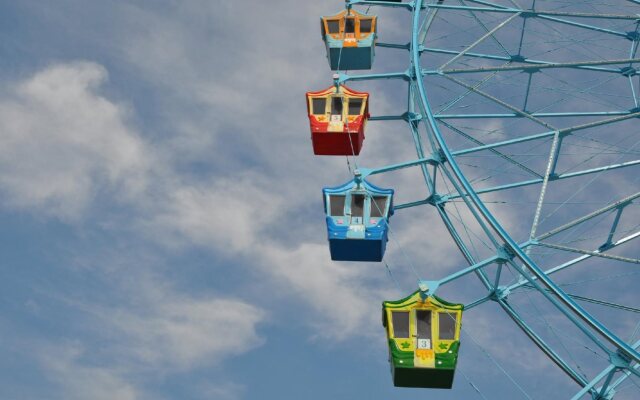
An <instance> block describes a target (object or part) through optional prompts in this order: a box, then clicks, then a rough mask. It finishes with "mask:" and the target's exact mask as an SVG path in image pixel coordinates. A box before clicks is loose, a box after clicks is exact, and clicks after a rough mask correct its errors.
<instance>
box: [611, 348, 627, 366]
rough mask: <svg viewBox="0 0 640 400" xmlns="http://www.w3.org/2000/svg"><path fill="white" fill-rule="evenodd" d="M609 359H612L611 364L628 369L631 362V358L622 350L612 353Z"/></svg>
mask: <svg viewBox="0 0 640 400" xmlns="http://www.w3.org/2000/svg"><path fill="white" fill-rule="evenodd" d="M609 361H611V365H614V366H616V367H617V368H621V369H628V368H629V364H631V358H630V357H629V356H628V355H626V354H625V353H623V352H622V351H620V350H618V351H616V352H615V353H611V354H610V355H609Z"/></svg>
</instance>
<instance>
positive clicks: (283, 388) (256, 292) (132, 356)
mask: <svg viewBox="0 0 640 400" xmlns="http://www.w3.org/2000/svg"><path fill="white" fill-rule="evenodd" d="M341 5H342V3H341V2H339V1H335V2H300V1H293V0H278V1H270V2H239V1H235V2H220V1H210V0H208V1H207V0H188V1H172V0H158V1H153V2H149V1H118V0H109V1H86V0H59V1H56V2H41V1H32V0H24V1H19V2H9V1H4V2H1V3H0V200H1V201H0V206H1V209H0V222H1V224H2V226H3V228H2V229H1V230H0V235H1V238H2V240H1V241H0V253H1V254H2V255H3V257H2V259H3V262H2V267H1V269H0V271H1V276H2V279H0V399H6V400H14V399H15V400H23V399H39V400H40V399H42V400H57V399H66V400H80V399H95V400H102V399H110V400H114V399H115V400H134V399H135V400H145V399H185V400H186V399H194V400H196V399H220V400H237V399H298V398H300V399H309V400H314V399H359V398H366V399H401V398H406V397H407V396H425V397H430V398H437V399H474V398H478V399H480V398H482V397H481V396H480V395H479V394H478V392H477V391H476V390H474V388H473V386H472V385H471V383H473V385H475V386H477V387H480V388H481V389H482V392H483V393H489V394H490V397H489V398H492V399H513V398H520V397H519V396H520V394H519V391H518V389H517V388H516V387H515V386H514V385H510V384H509V383H508V382H507V380H508V377H507V376H506V375H505V374H504V373H503V372H501V371H500V370H499V368H498V367H497V365H500V366H501V367H503V368H505V369H507V370H508V371H509V372H510V374H511V377H513V378H514V379H516V380H517V381H518V382H519V383H522V384H523V385H525V386H526V387H527V388H529V389H535V393H536V394H537V396H536V398H552V397H548V396H552V394H551V393H558V392H560V393H571V392H572V391H574V390H575V387H574V386H572V385H571V384H570V383H567V382H566V379H564V377H561V376H559V375H560V373H559V372H555V371H550V370H549V369H551V368H552V366H551V365H550V363H548V361H546V359H545V358H544V357H543V356H541V355H540V354H539V353H538V352H537V351H536V350H535V349H534V348H533V346H532V345H531V344H530V343H529V342H528V341H527V340H526V338H525V337H524V335H522V334H521V333H519V332H518V331H517V330H515V328H514V327H513V326H512V324H510V322H509V321H508V320H507V317H506V316H505V315H503V314H500V313H499V312H497V311H496V308H495V307H493V308H492V307H486V308H482V307H479V308H478V312H477V313H475V314H473V315H472V316H470V317H468V320H467V319H465V326H468V327H469V328H468V333H466V332H465V333H464V334H463V340H464V339H465V337H466V343H465V345H464V347H463V352H462V354H461V359H460V372H459V373H458V375H457V377H456V384H455V388H454V390H452V391H436V392H425V391H420V390H413V389H395V388H393V387H392V384H391V378H390V376H389V367H388V362H387V350H386V347H385V337H384V330H383V329H382V326H381V324H380V303H381V301H382V300H385V299H398V298H401V297H403V296H404V295H406V294H408V292H409V291H410V290H413V287H414V286H415V277H414V276H413V275H412V272H411V270H410V268H409V266H408V265H407V264H406V263H405V262H404V261H402V260H403V255H402V254H401V252H400V251H397V250H395V251H391V252H390V257H391V258H390V261H389V262H390V263H392V262H393V263H394V264H393V265H395V266H397V268H398V269H397V278H398V280H399V283H400V289H398V288H397V287H396V286H395V284H394V282H393V281H392V280H391V279H389V277H388V275H387V272H386V270H385V269H384V267H383V266H382V265H380V264H369V263H332V262H331V261H330V260H329V253H328V248H327V245H326V240H325V235H326V232H325V226H324V218H323V211H322V199H321V195H320V194H321V187H322V186H333V185H337V184H340V183H343V182H344V181H346V180H348V179H349V174H348V170H347V168H346V166H345V165H344V160H343V159H338V158H333V157H324V158H321V157H314V156H313V155H312V151H311V144H310V141H309V134H308V122H307V116H306V114H305V103H304V92H305V91H307V90H319V89H322V88H324V87H326V86H328V85H329V84H330V83H331V80H330V78H331V72H330V71H329V69H328V66H327V63H326V60H325V58H324V48H323V44H322V41H321V38H320V34H319V29H318V19H319V16H321V15H323V14H324V15H326V14H331V13H334V12H337V11H338V10H339V9H340V7H341ZM380 15H381V16H382V15H384V19H381V22H380V26H381V28H380V29H381V32H382V33H381V34H382V35H384V38H385V39H388V41H400V42H402V41H405V42H406V41H407V40H408V34H409V32H408V30H407V26H408V23H409V18H408V13H406V12H404V11H386V12H380ZM399 54H402V53H399ZM379 60H380V61H379V62H380V64H378V65H377V66H380V68H382V69H384V70H394V69H398V68H405V67H404V65H406V60H407V59H406V58H405V55H404V54H402V56H398V53H392V54H391V55H388V56H384V55H382V54H381V55H380V58H379ZM353 86H354V88H355V89H361V90H364V89H367V90H370V91H371V92H372V93H373V92H376V93H377V94H376V96H375V97H374V96H373V95H372V102H373V106H374V107H375V108H374V111H375V112H376V113H379V114H391V113H393V112H394V111H395V112H398V111H401V110H402V111H403V107H404V105H403V103H401V102H403V101H404V96H405V94H404V92H403V91H402V90H398V89H397V87H394V86H393V85H392V83H389V82H381V83H375V84H371V85H370V86H367V85H366V84H359V85H353ZM381 93H384V95H383V96H382V95H380V94H381ZM399 104H401V105H399ZM371 129H372V130H371V132H373V133H374V134H371V135H369V136H368V137H367V142H366V146H368V147H367V151H368V154H377V156H376V158H375V160H374V159H373V158H370V159H369V160H368V161H370V162H375V163H376V165H383V164H385V163H389V162H391V161H393V160H394V157H393V155H398V154H402V155H407V159H408V158H409V157H410V155H411V154H412V151H413V147H412V145H411V142H410V141H396V140H393V141H388V140H387V139H388V136H387V137H386V138H385V137H384V136H383V135H380V134H376V133H380V132H382V131H383V130H387V131H391V132H395V131H398V132H399V131H402V132H403V133H404V132H405V131H406V127H405V126H404V125H401V124H399V123H395V122H394V123H379V124H377V125H375V126H373V125H371ZM412 174H413V175H412ZM416 176H417V175H415V171H414V172H408V171H407V172H406V173H405V172H403V173H399V174H392V175H391V176H390V177H389V181H387V182H386V183H388V184H390V185H395V183H394V182H397V184H398V185H403V184H404V185H405V186H408V187H411V190H409V191H408V192H409V194H411V195H416V196H417V195H420V194H422V193H423V191H424V189H423V188H421V187H415V185H413V186H412V184H411V182H413V181H414V180H415V177H416ZM406 193H407V192H405V195H406ZM394 218H395V219H394V222H393V224H394V225H393V226H394V229H398V231H403V233H402V235H404V236H403V240H404V241H405V243H406V244H407V246H408V247H409V248H411V250H410V253H411V254H410V256H411V258H413V259H414V260H428V262H424V263H422V262H419V263H418V264H419V266H418V268H419V273H420V274H421V275H422V276H421V277H425V278H428V277H434V276H442V275H444V274H446V273H447V272H451V271H454V270H456V269H457V268H459V267H461V266H463V265H464V260H463V259H462V258H461V256H460V255H459V253H458V251H457V249H456V247H455V246H454V244H453V243H452V242H451V241H450V240H449V238H448V236H447V234H446V231H445V230H444V228H443V227H442V224H441V222H440V220H439V218H438V216H437V215H436V213H435V212H434V211H433V210H432V209H430V208H429V209H426V208H425V209H420V210H415V211H412V212H411V213H407V214H404V215H397V216H395V217H394ZM511 223H514V222H513V221H511ZM425 226H428V227H429V230H428V233H427V234H425V233H424V230H423V229H424V227H425ZM395 227H397V228H395ZM425 235H427V236H428V240H427V239H425ZM474 285H475V286H474ZM456 290H457V289H452V290H450V291H448V292H444V293H443V296H444V297H446V298H448V299H449V300H451V301H457V298H456V294H457V292H456ZM481 294H482V293H481V288H480V286H479V285H477V283H474V284H473V285H469V286H464V300H469V299H473V298H477V297H478V296H480V295H481ZM474 296H475V297H474ZM460 301H462V300H460ZM336 304H340V306H339V309H338V311H336V308H335V305H336ZM465 318H467V317H466V316H465ZM497 331H500V332H502V331H503V332H505V334H504V335H505V336H506V337H509V340H508V341H507V343H505V342H504V341H503V340H502V339H499V340H498V339H497V338H496V332H497ZM467 335H468V337H467ZM498 343H499V344H500V346H499V347H500V350H497V349H494V350H491V351H490V355H489V356H488V355H487V349H493V348H494V347H493V345H494V344H498ZM505 382H506V383H505ZM496 388H500V389H496Z"/></svg>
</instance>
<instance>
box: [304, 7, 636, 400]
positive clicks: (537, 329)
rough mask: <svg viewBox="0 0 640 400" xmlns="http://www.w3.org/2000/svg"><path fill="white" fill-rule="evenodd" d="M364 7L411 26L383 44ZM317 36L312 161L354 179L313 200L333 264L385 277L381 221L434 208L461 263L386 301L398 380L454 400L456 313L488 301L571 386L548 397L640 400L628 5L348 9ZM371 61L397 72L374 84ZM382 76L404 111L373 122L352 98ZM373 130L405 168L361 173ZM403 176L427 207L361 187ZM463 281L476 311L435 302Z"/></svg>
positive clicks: (460, 337)
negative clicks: (320, 159)
mask: <svg viewBox="0 0 640 400" xmlns="http://www.w3.org/2000/svg"><path fill="white" fill-rule="evenodd" d="M377 7H388V8H394V9H398V10H406V11H407V12H408V14H407V18H408V19H410V21H411V24H410V41H409V42H408V43H390V42H383V41H382V40H378V35H380V36H384V35H383V33H382V32H381V29H380V30H379V29H378V23H379V20H380V26H383V25H384V24H383V20H382V19H381V17H380V16H376V15H374V14H372V13H371V10H374V11H375V10H376V8H377ZM321 30H322V35H323V40H324V42H325V46H326V49H327V58H328V61H329V67H330V69H331V70H333V71H335V72H336V73H335V74H334V82H333V84H332V85H331V86H329V87H328V88H327V89H324V90H321V91H316V92H309V93H307V107H308V113H309V118H310V121H311V123H310V126H311V135H312V143H313V149H314V153H315V154H317V155H331V156H345V157H346V158H347V162H348V163H349V167H350V168H351V167H353V168H352V169H351V170H352V174H353V176H352V178H353V179H352V180H350V181H349V182H347V183H344V184H342V185H340V186H335V187H327V188H325V189H324V190H323V198H324V204H325V212H326V220H327V233H328V239H329V244H330V254H331V257H332V259H333V260H336V261H364V262H383V263H384V265H385V266H386V268H387V269H388V271H389V273H390V275H392V273H393V265H390V263H387V262H386V259H385V252H386V250H387V242H388V241H389V236H392V235H397V236H398V237H399V238H400V240H399V241H398V242H401V241H402V232H396V231H395V230H394V229H393V228H392V223H391V219H392V216H393V215H394V213H396V214H399V213H402V212H405V211H404V210H407V212H410V210H411V209H416V208H426V207H430V210H431V212H433V213H436V214H437V215H438V216H439V218H440V219H441V220H442V222H443V225H444V227H445V229H446V231H447V232H448V233H449V234H450V236H451V240H452V241H453V242H454V243H455V246H456V247H457V249H458V251H459V252H460V254H461V255H462V258H463V259H464V260H465V261H466V264H465V265H459V267H458V268H457V269H456V270H455V271H449V273H447V274H445V275H443V276H436V275H434V274H431V273H429V272H421V275H422V276H419V278H420V279H419V282H418V287H417V288H416V289H417V290H416V291H415V292H413V293H411V294H409V293H406V294H407V295H408V296H407V297H405V298H403V299H400V300H390V301H384V303H383V324H384V326H385V331H386V334H387V339H388V343H389V361H390V363H391V369H392V376H393V383H394V384H395V385H396V386H402V387H423V388H451V387H452V386H453V385H454V374H455V372H456V366H457V362H458V357H464V353H460V351H461V350H460V351H459V349H461V348H464V346H465V345H466V344H465V343H463V342H464V335H465V329H464V327H463V325H462V318H463V317H462V315H463V313H464V314H465V316H466V315H468V314H470V313H473V312H474V310H476V309H478V308H479V306H482V307H486V306H489V305H493V306H494V307H493V308H494V311H495V312H500V313H503V315H506V316H508V317H509V318H510V319H511V320H512V322H513V326H515V327H517V329H519V330H521V331H522V332H523V333H524V335H526V337H527V338H528V340H529V341H528V343H530V344H531V347H533V348H536V349H538V350H539V351H540V353H541V354H543V355H544V356H545V357H546V359H547V361H548V364H549V366H550V367H554V368H555V370H557V371H558V374H559V375H562V376H563V377H565V378H566V380H567V381H569V382H573V383H575V386H573V387H574V388H575V390H574V391H573V392H572V393H570V394H568V393H562V394H558V395H557V398H571V399H576V400H577V399H587V398H590V399H613V398H616V399H637V398H640V352H639V347H640V308H639V303H640V288H638V284H640V280H639V278H640V270H638V264H640V250H639V249H640V247H638V241H637V240H636V239H637V238H638V237H639V236H640V207H638V203H639V202H640V200H639V199H638V198H640V190H639V188H640V184H639V183H640V167H639V164H640V126H639V124H638V118H640V69H638V68H640V67H639V65H640V55H638V46H639V44H640V1H636V0H615V1H614V0H610V1H609V0H601V1H590V2H582V1H558V0H555V1H551V0H547V1H545V0H489V1H484V0H459V1H443V0H437V1H436V0H433V1H427V0H414V1H364V0H347V1H346V3H345V9H344V10H343V11H341V12H340V13H338V14H335V15H331V16H326V17H323V18H322V23H321ZM381 51H388V52H396V55H397V56H398V57H400V56H402V55H403V54H404V56H406V60H407V62H406V65H405V67H406V68H405V69H403V70H399V71H395V72H388V71H384V72H377V70H376V64H375V57H376V52H378V53H379V52H381ZM368 69H373V70H374V71H364V70H368ZM377 80H393V81H397V84H398V85H403V86H404V87H405V88H406V90H407V94H408V96H407V99H408V100H407V101H406V104H405V107H404V112H401V113H398V114H397V115H375V114H374V115H370V107H369V104H368V102H369V98H370V97H371V100H374V99H375V98H376V97H378V98H379V97H382V96H384V94H382V93H371V94H369V93H364V92H359V91H356V90H353V89H352V88H350V87H348V86H347V85H350V84H351V83H352V82H358V81H362V82H368V81H377ZM373 121H397V122H398V123H399V124H403V126H404V131H405V132H406V134H404V135H402V136H400V133H398V132H394V134H393V140H406V141H407V142H410V143H412V145H413V146H414V147H415V152H414V154H413V156H412V157H410V158H408V159H401V160H395V161H396V162H394V163H392V164H388V165H375V166H372V167H371V168H364V167H361V166H360V165H359V163H360V161H359V159H361V158H362V157H361V156H360V155H361V153H362V155H366V153H367V140H365V133H366V130H365V129H366V126H367V124H371V123H374V124H375V122H373ZM398 126H400V125H398ZM381 140H384V139H381ZM389 140H391V139H389ZM358 156H360V157H358ZM366 160H367V162H372V160H375V158H367V159H366ZM405 169H413V170H415V171H417V172H418V174H417V176H419V179H418V180H416V181H414V182H412V185H413V186H416V185H421V186H422V187H423V188H424V189H425V192H426V193H427V195H426V196H423V197H422V198H414V199H405V200H404V201H399V200H398V199H397V197H400V195H401V194H402V193H403V192H404V193H414V191H412V190H410V188H409V189H407V188H402V187H392V188H382V187H379V186H377V185H376V184H374V183H373V182H371V181H370V180H373V179H375V178H376V177H377V176H380V177H383V176H384V175H385V174H388V173H392V172H396V171H399V170H405ZM424 237H425V240H428V239H427V238H428V237H429V228H428V227H426V228H425V233H424ZM392 244H393V240H392V241H391V243H390V246H391V245H392ZM416 262H417V261H416ZM420 262H424V261H420ZM426 271H428V270H426ZM471 281H475V282H477V284H478V286H479V287H480V288H481V289H480V290H479V292H481V293H480V295H479V296H478V297H477V298H475V299H473V300H471V301H468V302H466V301H465V302H464V303H463V302H462V300H460V299H455V298H448V299H447V300H445V299H443V298H441V297H439V296H440V293H441V291H442V290H444V289H445V288H446V287H448V286H451V285H456V284H460V282H471ZM381 300H382V299H381ZM451 301H455V302H451ZM500 340H501V341H508V340H509V338H500ZM503 372H504V373H505V375H506V376H507V377H508V378H509V379H505V381H506V382H507V384H513V385H515V386H516V387H517V389H518V391H519V393H520V394H521V395H522V397H523V398H534V397H535V396H531V395H530V394H529V393H528V391H527V390H526V388H524V387H522V386H521V385H519V384H518V383H517V382H515V381H514V380H513V379H512V377H511V376H510V375H509V372H508V371H506V370H504V371H503ZM470 378H471V379H468V378H467V376H466V375H464V379H465V380H468V381H469V383H471V384H472V386H473V387H474V388H475V389H476V391H477V394H478V395H479V396H480V397H479V398H486V397H485V395H484V394H483V393H482V391H481V390H479V389H478V388H477V386H476V385H475V384H473V382H472V379H473V377H470ZM459 379H460V378H459V377H456V381H457V380H459ZM456 384H457V383H456Z"/></svg>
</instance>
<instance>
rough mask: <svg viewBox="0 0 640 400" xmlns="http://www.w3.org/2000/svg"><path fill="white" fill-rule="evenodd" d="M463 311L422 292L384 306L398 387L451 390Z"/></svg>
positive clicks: (460, 307)
mask: <svg viewBox="0 0 640 400" xmlns="http://www.w3.org/2000/svg"><path fill="white" fill-rule="evenodd" d="M463 308H464V306H463V305H462V304H454V303H449V302H447V301H445V300H443V299H441V298H439V297H436V296H435V295H427V294H426V293H425V292H423V291H420V290H418V291H416V292H414V293H412V294H411V295H409V296H408V297H405V298H404V299H401V300H397V301H385V302H383V303H382V324H383V325H384V327H385V328H386V330H387V339H388V343H389V362H390V363H391V374H392V377H393V384H394V386H399V387H421V388H440V389H450V388H451V386H452V385H453V376H454V373H455V369H456V363H457V361H458V349H459V348H460V327H461V319H462V310H463Z"/></svg>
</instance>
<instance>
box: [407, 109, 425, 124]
mask: <svg viewBox="0 0 640 400" xmlns="http://www.w3.org/2000/svg"><path fill="white" fill-rule="evenodd" d="M402 119H403V120H405V121H406V122H408V123H412V122H418V121H421V120H422V115H420V114H416V113H413V112H405V113H404V114H402Z"/></svg>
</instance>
